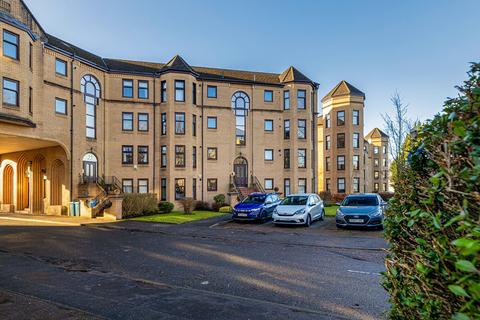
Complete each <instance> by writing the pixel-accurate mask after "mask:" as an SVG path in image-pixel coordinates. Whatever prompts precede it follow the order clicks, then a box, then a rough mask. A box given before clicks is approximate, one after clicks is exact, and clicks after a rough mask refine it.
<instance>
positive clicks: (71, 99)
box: [70, 54, 75, 201]
mask: <svg viewBox="0 0 480 320" xmlns="http://www.w3.org/2000/svg"><path fill="white" fill-rule="evenodd" d="M74 62H75V54H73V56H72V62H71V64H70V201H73V106H74V104H73V70H74V66H73V63H74Z"/></svg>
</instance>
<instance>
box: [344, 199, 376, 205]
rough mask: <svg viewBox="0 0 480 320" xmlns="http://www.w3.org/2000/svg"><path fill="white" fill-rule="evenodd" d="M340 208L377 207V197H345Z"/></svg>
mask: <svg viewBox="0 0 480 320" xmlns="http://www.w3.org/2000/svg"><path fill="white" fill-rule="evenodd" d="M342 206H346V207H367V206H368V207H371V206H378V199H377V197H346V198H345V199H344V200H343V202H342Z"/></svg>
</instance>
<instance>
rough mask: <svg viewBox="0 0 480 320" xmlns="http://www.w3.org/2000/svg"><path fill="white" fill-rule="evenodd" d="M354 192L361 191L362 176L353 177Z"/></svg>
mask: <svg viewBox="0 0 480 320" xmlns="http://www.w3.org/2000/svg"><path fill="white" fill-rule="evenodd" d="M353 192H355V193H358V192H360V178H358V177H354V178H353Z"/></svg>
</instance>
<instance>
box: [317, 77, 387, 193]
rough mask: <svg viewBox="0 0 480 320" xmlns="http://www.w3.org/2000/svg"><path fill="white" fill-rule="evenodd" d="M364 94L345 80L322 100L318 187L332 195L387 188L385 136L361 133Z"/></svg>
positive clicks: (382, 134)
mask: <svg viewBox="0 0 480 320" xmlns="http://www.w3.org/2000/svg"><path fill="white" fill-rule="evenodd" d="M364 114H365V94H364V93H363V92H362V91H360V90H359V89H357V88H355V87H354V86H352V85H351V84H350V83H348V82H346V81H341V82H340V83H339V84H337V85H336V86H335V87H334V88H333V89H332V90H331V91H330V92H329V93H328V94H327V95H326V96H325V97H324V98H323V99H322V115H321V116H320V117H318V119H317V126H318V159H319V163H318V190H319V192H322V191H329V192H330V193H332V194H350V193H360V192H362V193H364V192H367V193H368V192H388V191H389V159H388V142H389V140H388V135H386V134H385V133H384V132H382V131H381V130H380V129H378V128H375V129H373V130H372V131H371V132H370V133H368V134H367V135H366V136H364V134H363V132H364Z"/></svg>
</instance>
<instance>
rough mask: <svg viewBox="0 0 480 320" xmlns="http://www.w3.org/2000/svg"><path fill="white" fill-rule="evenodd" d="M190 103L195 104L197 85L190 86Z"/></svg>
mask: <svg viewBox="0 0 480 320" xmlns="http://www.w3.org/2000/svg"><path fill="white" fill-rule="evenodd" d="M192 103H193V104H197V84H196V83H193V84H192Z"/></svg>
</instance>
